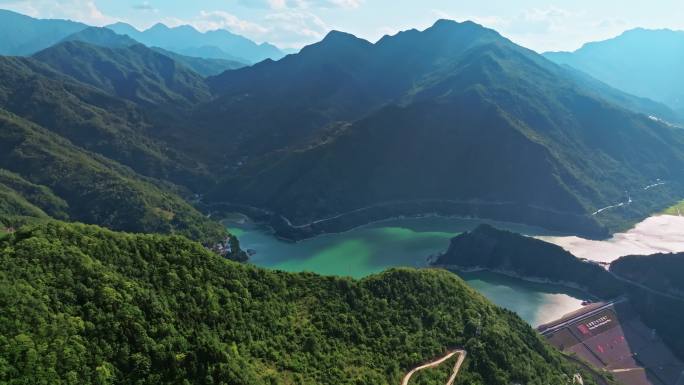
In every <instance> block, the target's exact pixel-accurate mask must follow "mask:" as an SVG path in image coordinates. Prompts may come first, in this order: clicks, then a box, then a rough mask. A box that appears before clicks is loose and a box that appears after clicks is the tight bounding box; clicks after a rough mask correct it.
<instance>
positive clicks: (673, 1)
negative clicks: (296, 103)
mask: <svg viewBox="0 0 684 385" xmlns="http://www.w3.org/2000/svg"><path fill="white" fill-rule="evenodd" d="M0 8H5V9H11V10H15V11H18V12H22V13H26V14H29V15H31V16H35V17H43V18H48V17H49V18H68V19H72V20H79V21H83V22H86V23H89V24H95V25H104V24H108V23H112V22H115V21H124V22H127V23H130V24H132V25H134V26H136V27H138V28H146V27H149V26H151V25H152V24H154V23H157V22H163V23H165V24H167V25H171V26H175V25H180V24H190V25H193V26H195V27H196V28H198V29H200V30H209V29H218V28H225V29H228V30H230V31H232V32H235V33H238V34H241V35H244V36H247V37H249V38H251V39H253V40H255V41H258V42H263V41H269V42H272V43H274V44H276V45H279V46H281V47H284V48H293V47H294V48H298V47H301V46H302V45H305V44H310V43H313V42H315V41H318V40H320V38H321V37H323V36H324V35H325V33H327V32H328V31H330V30H332V29H337V30H342V31H346V32H350V33H353V34H355V35H357V36H359V37H363V38H366V39H368V40H371V41H375V40H377V39H378V38H380V37H382V36H383V35H384V34H394V33H396V32H397V31H400V30H405V29H410V28H418V29H423V28H426V27H428V26H429V25H431V24H432V23H433V22H434V21H435V20H436V19H438V18H449V19H455V20H459V21H462V20H466V19H470V20H474V21H476V22H479V23H480V24H483V25H485V26H488V27H491V28H494V29H496V30H498V31H499V32H501V33H502V34H503V35H504V36H506V37H508V38H510V39H512V40H513V41H515V42H516V43H519V44H522V45H524V46H526V47H528V48H532V49H534V50H537V51H547V50H573V49H576V48H578V47H579V46H581V44H582V43H584V42H587V41H594V40H601V39H606V38H609V37H612V36H616V35H618V34H619V33H620V32H622V31H624V30H627V29H631V28H634V27H645V28H670V29H678V30H684V1H682V0H650V1H642V0H620V1H618V0H564V1H555V2H554V1H542V0H477V1H473V0H470V1H461V0H0Z"/></svg>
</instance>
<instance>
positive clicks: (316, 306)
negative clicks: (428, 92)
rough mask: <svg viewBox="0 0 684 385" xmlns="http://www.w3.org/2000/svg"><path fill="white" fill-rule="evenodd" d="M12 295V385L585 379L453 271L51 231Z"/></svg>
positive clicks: (12, 257)
mask: <svg viewBox="0 0 684 385" xmlns="http://www.w3.org/2000/svg"><path fill="white" fill-rule="evenodd" d="M0 290H2V292H3V294H4V296H3V302H4V303H5V304H6V306H4V307H3V310H4V311H3V312H2V313H1V314H0V336H2V337H0V362H2V363H3V370H2V371H1V372H0V381H10V383H11V381H16V382H25V383H40V382H45V383H51V384H62V383H64V384H66V383H71V382H73V381H72V380H73V379H74V378H77V379H78V380H77V381H78V383H81V384H91V383H93V384H101V383H103V382H104V383H123V382H125V383H140V384H160V383H187V384H214V383H227V384H250V385H260V384H274V383H297V384H304V385H308V384H335V385H338V384H369V385H370V384H372V385H379V384H397V383H399V381H400V379H401V376H402V375H403V374H404V372H405V371H407V370H408V368H409V367H411V366H413V365H415V364H418V363H420V362H421V361H423V360H425V359H429V358H431V357H434V356H436V355H437V354H440V353H442V352H443V351H444V350H445V349H447V348H449V347H451V346H458V347H462V348H465V349H466V350H467V351H468V357H467V359H466V361H465V363H464V365H463V367H462V369H461V372H460V374H459V381H463V383H468V384H473V385H481V384H487V385H508V384H511V383H524V384H531V385H541V384H548V383H552V384H560V383H565V381H566V379H567V378H571V377H572V376H573V375H574V374H575V373H576V372H580V373H581V370H578V369H577V368H575V367H573V365H572V364H569V363H568V362H566V361H564V359H563V358H562V356H561V355H560V353H558V352H557V351H555V350H554V349H552V348H551V347H550V346H548V345H547V344H546V343H545V342H543V341H542V340H541V338H540V337H539V336H538V335H537V334H536V333H535V332H534V331H533V330H532V329H531V328H530V327H529V326H528V325H526V324H525V323H524V322H523V321H522V320H521V319H520V318H518V317H517V316H516V315H514V314H513V313H511V312H509V311H505V310H502V309H499V308H497V307H495V306H494V305H492V304H491V303H490V302H488V301H487V300H486V299H485V298H483V297H482V296H481V295H479V294H477V293H476V292H475V291H474V290H473V289H471V288H469V287H468V286H467V285H466V284H465V283H464V282H463V281H461V280H460V279H459V278H457V277H456V276H455V275H453V274H450V273H448V272H446V271H437V270H422V271H417V270H408V269H402V270H391V271H388V272H386V273H383V274H380V275H376V276H372V277H369V278H366V279H364V280H361V281H355V280H352V279H348V278H334V277H321V276H316V275H313V274H290V273H283V272H272V271H267V270H262V269H258V268H255V267H253V266H249V265H240V264H236V263H232V262H229V261H226V260H223V259H221V258H219V257H217V256H216V255H213V254H211V253H209V252H207V251H206V250H204V249H203V248H202V247H200V245H198V244H196V243H192V242H189V241H187V240H186V239H184V238H180V237H162V236H155V235H131V234H119V233H113V232H110V231H106V230H102V229H100V228H97V227H94V226H83V225H67V224H63V223H47V224H44V225H40V226H32V227H24V228H21V229H19V230H18V231H17V232H16V233H14V234H12V235H9V236H6V237H5V238H2V239H0ZM55 357H59V359H55ZM584 378H585V384H593V382H592V381H591V379H590V378H589V376H584ZM433 384H434V383H433ZM434 385H437V384H434Z"/></svg>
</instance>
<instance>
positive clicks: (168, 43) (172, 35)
mask: <svg viewBox="0 0 684 385" xmlns="http://www.w3.org/2000/svg"><path fill="white" fill-rule="evenodd" d="M88 27H89V26H88V25H86V24H83V23H78V22H74V21H69V20H47V19H35V18H32V17H29V16H25V15H21V14H18V13H16V12H12V11H8V10H2V9H0V34H2V35H3V36H5V37H4V38H3V39H2V41H0V55H19V56H27V55H31V54H34V53H36V52H38V51H41V50H43V49H45V48H48V47H50V46H52V45H53V44H55V43H57V42H59V41H61V40H62V39H64V38H66V37H67V36H69V35H72V34H74V33H76V32H79V31H81V30H84V29H86V28H88ZM107 28H108V29H111V30H112V31H114V32H116V33H118V34H121V35H128V36H129V37H130V38H132V39H134V40H136V41H138V42H140V43H143V44H145V45H148V46H150V47H159V48H162V49H165V50H168V51H172V52H174V53H177V54H182V55H187V56H193V57H201V58H208V59H221V60H229V61H231V62H240V63H243V64H249V63H256V62H259V61H261V60H264V59H266V58H272V59H279V58H281V57H283V56H284V53H283V52H282V51H280V50H279V49H278V48H277V47H275V46H273V45H271V44H268V43H263V44H256V43H254V42H252V41H251V40H249V39H247V38H245V37H242V36H239V35H235V34H232V33H230V32H228V31H225V30H217V31H209V32H206V33H202V32H199V31H197V30H196V29H194V28H193V27H190V26H187V25H185V26H179V27H174V28H169V27H167V26H165V25H163V24H156V25H154V26H153V27H151V28H149V29H147V30H145V31H138V30H137V29H135V28H134V27H132V26H131V25H128V24H125V23H116V24H112V25H109V26H107Z"/></svg>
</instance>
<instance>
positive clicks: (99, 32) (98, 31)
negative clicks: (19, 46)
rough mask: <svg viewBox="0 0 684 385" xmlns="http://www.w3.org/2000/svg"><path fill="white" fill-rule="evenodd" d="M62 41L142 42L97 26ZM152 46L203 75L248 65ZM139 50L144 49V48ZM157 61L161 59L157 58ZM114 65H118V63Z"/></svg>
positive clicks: (119, 45)
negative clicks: (188, 54)
mask: <svg viewBox="0 0 684 385" xmlns="http://www.w3.org/2000/svg"><path fill="white" fill-rule="evenodd" d="M62 41H63V42H64V41H80V42H84V43H89V44H93V45H97V46H101V47H106V48H127V47H132V46H135V45H141V43H139V42H137V41H135V40H133V39H132V38H130V37H129V36H128V35H119V34H117V33H115V32H114V31H112V30H111V29H109V28H97V27H90V28H86V29H84V30H82V31H79V32H76V33H74V34H73V35H69V36H67V37H66V38H64V39H63V40H62ZM52 48H54V47H52ZM150 48H151V49H152V50H154V51H156V52H158V53H160V54H162V55H164V56H167V57H169V58H170V59H173V60H174V61H176V62H177V63H180V64H183V65H185V66H186V67H188V68H190V69H192V70H193V71H195V72H197V73H198V74H200V75H201V76H212V75H218V74H221V73H222V72H224V71H227V70H231V69H236V68H240V67H244V66H245V65H246V64H245V63H242V62H239V61H235V60H225V59H207V58H202V57H194V56H185V55H181V54H179V53H175V52H171V51H168V50H165V49H163V48H159V47H150ZM48 50H49V49H48ZM138 50H139V51H142V49H138ZM134 56H135V55H134ZM148 56H149V53H148ZM81 59H82V60H83V59H85V58H84V57H81ZM147 59H149V58H145V60H147ZM156 61H159V60H158V59H157V60H156ZM113 65H114V66H118V64H113ZM136 69H139V68H136Z"/></svg>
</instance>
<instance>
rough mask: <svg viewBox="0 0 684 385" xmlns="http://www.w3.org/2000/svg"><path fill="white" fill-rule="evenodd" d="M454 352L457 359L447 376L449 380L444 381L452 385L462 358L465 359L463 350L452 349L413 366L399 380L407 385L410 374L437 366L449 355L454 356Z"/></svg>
mask: <svg viewBox="0 0 684 385" xmlns="http://www.w3.org/2000/svg"><path fill="white" fill-rule="evenodd" d="M456 354H458V360H456V363H455V364H454V370H453V372H452V373H451V377H449V380H448V381H447V383H446V385H453V383H454V381H456V376H458V371H459V370H460V369H461V365H462V364H463V360H465V358H466V354H467V352H466V351H465V350H452V351H450V352H449V353H447V354H446V355H444V356H443V357H441V358H438V359H436V360H434V361H431V362H428V363H427V364H424V365H421V366H418V367H416V368H413V369H412V370H411V371H410V372H408V373H406V375H405V376H404V379H403V380H402V381H401V385H408V384H409V380H410V379H411V376H413V375H414V374H415V373H416V372H418V371H421V370H423V369H429V368H434V367H436V366H439V365H441V364H443V363H444V362H445V361H447V360H449V359H450V358H451V357H453V356H455V355H456Z"/></svg>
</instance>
